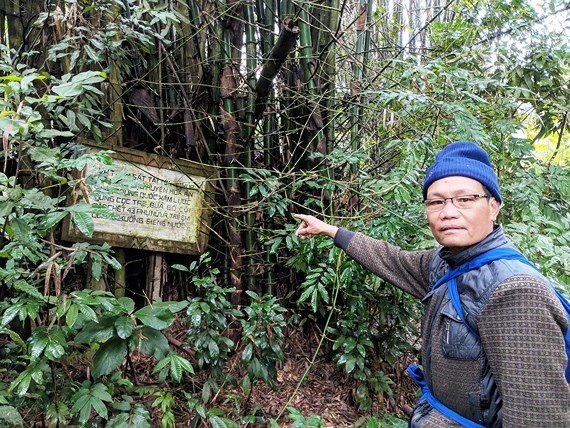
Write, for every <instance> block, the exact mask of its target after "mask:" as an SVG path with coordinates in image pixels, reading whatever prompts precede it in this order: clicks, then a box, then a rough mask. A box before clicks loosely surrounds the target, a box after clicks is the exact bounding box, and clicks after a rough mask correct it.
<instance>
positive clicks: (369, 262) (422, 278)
mask: <svg viewBox="0 0 570 428" xmlns="http://www.w3.org/2000/svg"><path fill="white" fill-rule="evenodd" d="M293 217H295V218H297V219H299V220H301V224H300V225H299V227H298V228H297V231H296V232H295V234H296V235H297V236H300V237H301V238H302V239H304V238H307V237H311V236H315V235H323V236H328V237H330V238H333V239H334V243H335V245H336V246H338V247H340V248H342V249H343V250H345V251H346V253H347V254H348V255H349V256H350V257H351V258H352V259H354V260H356V261H357V262H359V263H360V264H362V265H363V266H364V267H365V268H367V269H368V270H370V271H371V272H372V273H374V274H376V275H378V276H379V277H381V278H382V279H384V280H386V281H388V282H390V283H391V284H394V285H395V286H397V287H398V288H400V289H402V290H404V291H405V292H407V293H410V294H412V295H413V296H415V297H418V298H422V297H423V296H424V295H425V294H426V292H427V289H428V286H429V283H428V278H429V262H430V259H431V256H432V255H433V253H434V251H435V250H429V251H403V250H402V249H400V248H399V247H396V246H394V245H391V244H388V243H387V242H384V241H381V240H378V239H373V238H370V237H368V236H366V235H363V234H361V233H354V232H350V231H348V230H346V229H342V228H338V227H337V226H332V225H330V224H327V223H325V222H324V221H322V220H319V219H317V218H316V217H313V216H310V215H304V214H295V215H294V216H293Z"/></svg>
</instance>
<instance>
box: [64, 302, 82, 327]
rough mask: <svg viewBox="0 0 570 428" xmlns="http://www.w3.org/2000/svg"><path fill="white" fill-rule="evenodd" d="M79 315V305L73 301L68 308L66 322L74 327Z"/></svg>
mask: <svg viewBox="0 0 570 428" xmlns="http://www.w3.org/2000/svg"><path fill="white" fill-rule="evenodd" d="M78 316H79V308H78V305H76V304H75V303H71V304H70V305H69V308H67V312H66V313H65V323H66V324H67V325H68V326H69V327H73V325H74V324H75V323H76V322H77V318H78Z"/></svg>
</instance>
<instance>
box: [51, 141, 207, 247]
mask: <svg viewBox="0 0 570 428" xmlns="http://www.w3.org/2000/svg"><path fill="white" fill-rule="evenodd" d="M112 150H113V151H114V153H113V154H111V157H112V158H113V165H114V167H115V169H122V170H124V171H126V172H127V173H128V174H129V175H130V176H131V177H132V178H134V179H136V181H137V186H135V187H132V188H129V189H128V190H126V191H125V192H124V194H112V195H104V196H100V197H99V198H94V199H91V200H90V202H91V203H92V204H99V205H103V206H105V207H107V208H108V209H109V210H110V211H112V212H113V213H115V215H116V216H115V218H114V219H109V218H102V217H98V216H93V223H94V232H93V235H92V236H91V237H86V236H85V235H83V234H82V233H81V232H79V230H78V229H77V228H75V227H74V226H73V224H72V223H71V222H70V221H69V220H68V221H66V222H65V224H64V228H63V233H62V235H63V236H62V237H63V239H66V240H77V239H81V240H86V241H90V242H95V243H103V242H107V243H108V244H109V245H111V246H115V247H127V248H139V249H145V250H152V251H163V252H171V253H183V254H199V253H202V252H204V250H205V249H206V245H207V243H208V236H209V229H210V218H211V209H210V206H211V204H210V203H209V202H210V201H211V197H212V191H213V186H212V183H211V181H212V180H213V179H215V177H216V169H215V168H214V167H212V166H209V165H202V164H198V163H195V162H191V161H187V160H183V159H175V160H172V159H170V158H168V157H164V156H158V155H154V154H150V153H145V152H140V151H137V150H132V149H125V148H122V147H120V148H118V147H113V148H112ZM98 168H100V167H98V166H90V167H88V168H87V169H86V171H85V174H86V176H88V175H89V174H93V173H94V172H95V171H97V169H98Z"/></svg>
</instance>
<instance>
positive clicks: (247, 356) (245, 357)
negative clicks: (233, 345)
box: [241, 343, 253, 363]
mask: <svg viewBox="0 0 570 428" xmlns="http://www.w3.org/2000/svg"><path fill="white" fill-rule="evenodd" d="M252 355H253V344H252V343H248V344H247V346H246V347H245V349H244V350H243V353H242V354H241V359H242V361H243V362H246V363H247V362H249V361H250V360H251V356H252Z"/></svg>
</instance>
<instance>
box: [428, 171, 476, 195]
mask: <svg viewBox="0 0 570 428" xmlns="http://www.w3.org/2000/svg"><path fill="white" fill-rule="evenodd" d="M483 192H485V186H483V184H482V183H481V182H479V181H477V180H474V179H473V178H469V177H464V176H461V175H450V176H449V177H443V178H440V179H439V180H436V181H434V182H433V183H431V184H430V186H429V187H428V189H427V197H428V198H438V197H450V196H457V195H467V194H480V193H483Z"/></svg>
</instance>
